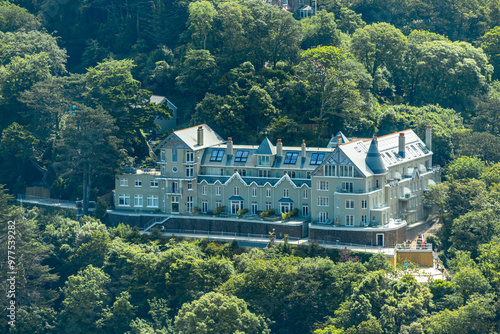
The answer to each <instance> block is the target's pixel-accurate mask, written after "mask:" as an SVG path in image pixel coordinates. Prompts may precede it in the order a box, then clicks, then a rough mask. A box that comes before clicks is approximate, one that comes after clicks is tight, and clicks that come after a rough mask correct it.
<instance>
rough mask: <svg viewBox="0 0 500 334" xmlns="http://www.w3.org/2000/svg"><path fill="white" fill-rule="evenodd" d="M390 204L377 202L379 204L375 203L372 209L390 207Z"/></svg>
mask: <svg viewBox="0 0 500 334" xmlns="http://www.w3.org/2000/svg"><path fill="white" fill-rule="evenodd" d="M388 207H389V206H388V205H387V203H381V204H377V205H373V206H372V209H375V210H376V209H384V208H388Z"/></svg>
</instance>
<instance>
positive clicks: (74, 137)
mask: <svg viewBox="0 0 500 334" xmlns="http://www.w3.org/2000/svg"><path fill="white" fill-rule="evenodd" d="M114 123H115V122H114V120H113V118H112V117H111V116H110V115H109V114H108V113H107V112H106V111H104V110H103V109H102V108H100V107H97V108H95V109H94V108H90V107H87V106H85V105H83V104H76V110H75V113H74V114H70V115H68V116H67V118H66V120H65V127H64V129H63V131H62V136H61V140H60V142H59V143H58V149H59V152H60V156H61V158H62V161H61V163H63V164H65V166H66V168H67V170H68V171H71V172H73V173H78V174H80V175H81V176H82V180H83V182H82V184H83V213H84V214H87V213H88V208H89V201H90V188H91V185H92V178H93V177H94V176H95V175H96V174H109V175H113V174H114V171H115V169H116V168H118V167H119V166H120V164H121V163H122V161H123V159H124V153H123V151H121V150H120V140H119V139H118V138H117V137H116V136H115V133H116V131H117V129H116V127H115V125H114Z"/></svg>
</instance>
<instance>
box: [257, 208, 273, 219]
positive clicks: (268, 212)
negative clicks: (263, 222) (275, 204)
mask: <svg viewBox="0 0 500 334" xmlns="http://www.w3.org/2000/svg"><path fill="white" fill-rule="evenodd" d="M272 215H274V209H269V210H265V211H262V212H261V213H259V217H260V218H266V217H269V216H272Z"/></svg>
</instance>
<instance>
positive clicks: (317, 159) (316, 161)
mask: <svg viewBox="0 0 500 334" xmlns="http://www.w3.org/2000/svg"><path fill="white" fill-rule="evenodd" d="M324 157H325V154H324V153H313V155H312V157H311V165H321V163H322V162H323V158H324Z"/></svg>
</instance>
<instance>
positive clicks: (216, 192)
mask: <svg viewBox="0 0 500 334" xmlns="http://www.w3.org/2000/svg"><path fill="white" fill-rule="evenodd" d="M215 195H216V196H220V186H217V188H215Z"/></svg>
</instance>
